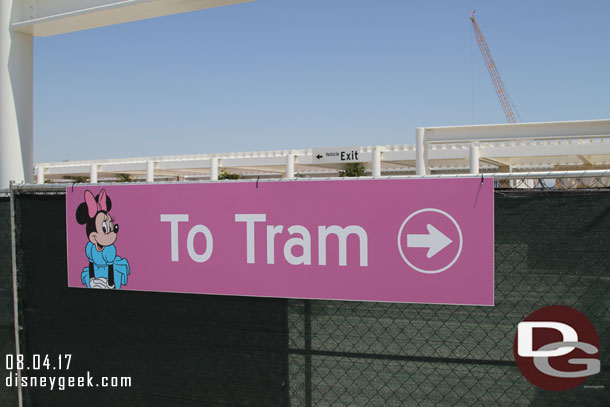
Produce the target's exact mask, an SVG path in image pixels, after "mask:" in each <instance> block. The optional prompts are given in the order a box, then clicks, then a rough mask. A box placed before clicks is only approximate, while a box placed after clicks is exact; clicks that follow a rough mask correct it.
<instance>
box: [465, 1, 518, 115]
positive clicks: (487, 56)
mask: <svg viewBox="0 0 610 407" xmlns="http://www.w3.org/2000/svg"><path fill="white" fill-rule="evenodd" d="M470 20H471V21H472V26H473V27H474V34H475V36H476V38H477V44H479V49H480V50H481V55H483V60H484V61H485V65H486V66H487V70H488V71H489V76H490V77H491V81H492V82H493V84H494V87H495V88H496V93H497V94H498V98H499V99H500V104H501V105H502V109H503V110H504V116H506V120H507V121H508V122H509V123H516V122H517V120H516V119H515V114H514V113H513V109H512V107H511V104H510V101H509V99H508V95H507V94H506V91H505V90H504V84H503V83H502V79H501V78H500V74H499V73H498V69H497V68H496V64H495V62H494V60H493V58H492V56H491V52H490V51H489V47H488V46H487V41H485V37H484V36H483V33H482V32H481V29H480V28H479V25H478V24H477V21H476V20H475V19H474V11H472V12H470Z"/></svg>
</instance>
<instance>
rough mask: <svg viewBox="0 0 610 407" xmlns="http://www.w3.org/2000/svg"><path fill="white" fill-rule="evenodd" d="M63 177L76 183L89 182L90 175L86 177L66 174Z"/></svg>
mask: <svg viewBox="0 0 610 407" xmlns="http://www.w3.org/2000/svg"><path fill="white" fill-rule="evenodd" d="M63 179H67V180H71V181H72V182H74V183H75V184H81V183H84V182H89V177H85V176H84V175H64V176H63Z"/></svg>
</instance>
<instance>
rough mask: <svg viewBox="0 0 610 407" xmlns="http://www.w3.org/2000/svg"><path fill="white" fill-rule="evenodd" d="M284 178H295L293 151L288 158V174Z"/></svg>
mask: <svg viewBox="0 0 610 407" xmlns="http://www.w3.org/2000/svg"><path fill="white" fill-rule="evenodd" d="M284 178H285V179H293V178H294V154H292V151H291V152H289V153H288V155H287V156H286V173H285V174H284Z"/></svg>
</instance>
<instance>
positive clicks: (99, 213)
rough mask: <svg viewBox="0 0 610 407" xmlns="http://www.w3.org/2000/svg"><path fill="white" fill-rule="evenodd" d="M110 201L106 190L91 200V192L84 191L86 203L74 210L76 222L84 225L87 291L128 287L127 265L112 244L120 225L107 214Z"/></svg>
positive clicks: (84, 272)
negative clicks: (87, 261) (87, 265)
mask: <svg viewBox="0 0 610 407" xmlns="http://www.w3.org/2000/svg"><path fill="white" fill-rule="evenodd" d="M111 208H112V201H111V200H110V197H108V195H107V194H106V190H105V189H102V191H101V192H100V193H99V194H98V195H97V196H93V194H92V193H91V191H89V190H86V191H85V202H82V203H81V204H80V205H78V208H76V221H77V222H78V223H79V224H81V225H85V231H86V233H87V239H88V240H89V241H88V242H87V245H86V246H85V253H86V254H87V258H88V259H89V267H85V268H84V269H83V273H82V275H81V279H82V282H83V284H84V285H86V286H87V287H89V288H106V289H117V290H118V289H120V288H121V285H125V284H127V276H128V275H129V263H128V262H127V259H123V258H121V257H119V256H117V255H116V248H115V247H114V242H115V241H116V239H117V233H118V232H119V225H116V224H114V219H113V218H112V217H111V216H110V214H109V212H110V209H111Z"/></svg>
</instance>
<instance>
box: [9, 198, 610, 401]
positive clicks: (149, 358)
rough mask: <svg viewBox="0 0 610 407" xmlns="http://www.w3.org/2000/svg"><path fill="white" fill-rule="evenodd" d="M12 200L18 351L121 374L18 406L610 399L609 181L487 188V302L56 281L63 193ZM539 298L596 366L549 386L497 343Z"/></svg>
mask: <svg viewBox="0 0 610 407" xmlns="http://www.w3.org/2000/svg"><path fill="white" fill-rule="evenodd" d="M17 199H18V201H17V209H18V214H17V215H18V216H17V220H18V222H19V232H18V268H19V273H20V276H21V279H20V286H21V291H20V300H21V303H20V304H21V305H20V307H21V310H22V315H23V316H22V323H23V325H24V331H23V332H22V343H23V349H24V351H25V352H26V353H28V354H33V353H43V354H46V353H48V354H55V355H56V354H58V353H71V354H72V355H73V357H72V363H73V367H72V368H71V369H70V371H69V373H68V374H70V375H73V374H82V373H84V372H86V371H87V370H88V371H90V372H91V374H92V375H96V376H102V375H107V376H131V377H132V384H133V385H132V387H131V388H129V389H106V390H105V391H99V390H96V389H93V390H92V389H67V390H66V391H64V392H57V391H53V392H51V391H48V390H33V389H24V394H25V399H26V400H25V401H26V405H28V406H56V405H60V403H61V404H62V405H91V406H96V405H99V406H103V405H112V404H115V405H117V406H137V405H146V406H149V405H159V406H189V405H204V406H208V405H211V406H214V405H218V406H220V405H222V406H225V405H243V406H245V405H257V406H306V407H308V406H405V405H406V406H420V405H423V406H436V405H441V406H456V405H457V406H459V405H473V406H487V405H489V406H497V405H500V406H513V405H553V406H563V405H565V406H576V405H587V406H595V405H604V406H607V405H609V404H610V384H609V383H610V373H609V369H608V366H609V365H610V191H607V190H597V191H561V192H551V191H543V192H536V191H522V192H519V191H506V190H498V191H497V192H496V194H495V245H496V246H495V306H494V307H471V306H450V305H423V304H390V303H373V302H347V301H310V300H281V299H258V298H240V297H222V296H206V295H182V294H163V293H141V292H127V291H124V292H123V291H120V292H119V291H115V292H107V291H104V290H85V289H68V288H67V281H66V264H65V263H66V248H65V201H64V197H63V196H41V195H19V196H18V197H17ZM0 208H1V206H0ZM0 239H1V237H0ZM0 244H2V242H1V241H0ZM0 250H4V248H3V247H1V246H0ZM552 304H561V305H567V306H571V307H574V308H576V309H578V310H579V311H581V312H582V313H584V314H585V315H587V317H588V318H589V319H590V320H591V322H592V323H593V324H594V325H595V327H596V329H597V332H598V334H599V337H600V344H601V352H600V354H601V364H602V372H601V373H600V374H598V375H595V376H592V377H590V378H589V379H587V381H586V382H585V383H584V384H585V385H584V386H582V385H581V386H579V387H578V388H575V389H572V390H568V391H564V392H549V391H544V390H540V389H538V388H536V387H534V386H533V385H532V384H530V383H529V382H528V381H527V380H526V379H525V378H524V377H523V376H522V375H521V373H520V372H519V370H518V369H517V367H516V366H515V363H514V359H513V355H512V349H513V340H514V336H515V332H516V327H517V324H518V323H519V322H520V321H521V320H522V319H523V318H524V317H525V316H527V315H528V314H529V313H531V312H532V311H534V310H535V309H537V308H539V307H542V306H545V305H552ZM11 316H12V314H11ZM3 346H4V344H3Z"/></svg>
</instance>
